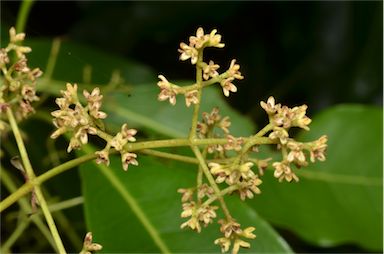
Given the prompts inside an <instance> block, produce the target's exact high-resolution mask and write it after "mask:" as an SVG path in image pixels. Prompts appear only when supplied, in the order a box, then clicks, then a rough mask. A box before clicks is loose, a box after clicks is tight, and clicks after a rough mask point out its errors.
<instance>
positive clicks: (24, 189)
mask: <svg viewBox="0 0 384 254" xmlns="http://www.w3.org/2000/svg"><path fill="white" fill-rule="evenodd" d="M95 158H96V155H95V154H87V155H84V156H81V157H79V158H76V159H73V160H70V161H68V162H65V163H63V164H61V165H59V166H57V167H54V168H52V169H50V170H48V171H47V172H45V173H44V174H42V175H40V176H38V177H36V178H35V179H34V181H33V182H31V181H29V182H27V183H25V184H24V185H23V186H21V187H20V188H19V189H18V190H17V191H15V192H13V193H12V194H11V195H9V196H8V197H7V198H5V199H4V200H3V201H1V202H0V212H2V211H4V210H5V209H6V208H8V207H9V206H10V205H12V204H13V203H15V202H16V201H17V200H19V199H20V198H21V197H22V196H24V195H26V194H27V193H29V192H31V191H32V189H33V188H34V187H35V186H39V185H41V184H42V183H43V182H45V181H47V180H48V179H51V178H52V177H54V176H56V175H58V174H61V173H63V172H65V171H67V170H69V169H71V168H74V167H76V166H78V165H80V164H82V163H84V162H87V161H89V160H92V159H95Z"/></svg>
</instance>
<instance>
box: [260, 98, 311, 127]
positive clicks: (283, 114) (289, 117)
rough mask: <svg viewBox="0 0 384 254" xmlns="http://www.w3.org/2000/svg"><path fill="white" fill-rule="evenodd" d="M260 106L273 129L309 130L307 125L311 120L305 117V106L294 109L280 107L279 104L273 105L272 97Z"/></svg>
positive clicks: (273, 99)
mask: <svg viewBox="0 0 384 254" xmlns="http://www.w3.org/2000/svg"><path fill="white" fill-rule="evenodd" d="M260 105H261V107H262V108H263V109H264V110H265V111H266V112H267V114H268V116H269V121H270V122H271V123H273V125H274V126H275V127H282V128H284V129H289V128H291V127H300V128H302V129H304V130H309V127H308V125H309V124H310V123H311V121H312V120H311V119H310V118H309V117H307V116H306V115H305V114H306V111H307V108H308V107H307V105H302V106H300V107H294V108H289V107H287V106H281V104H280V103H279V104H275V98H273V97H272V96H271V97H269V98H268V100H267V102H264V101H262V102H260Z"/></svg>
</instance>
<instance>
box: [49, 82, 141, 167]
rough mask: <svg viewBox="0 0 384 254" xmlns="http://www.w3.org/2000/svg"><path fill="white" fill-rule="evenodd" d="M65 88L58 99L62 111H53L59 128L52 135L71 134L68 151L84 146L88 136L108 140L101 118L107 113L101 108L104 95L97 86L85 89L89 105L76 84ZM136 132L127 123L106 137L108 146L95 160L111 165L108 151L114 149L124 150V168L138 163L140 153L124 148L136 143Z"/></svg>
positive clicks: (68, 84)
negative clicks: (114, 133) (104, 133)
mask: <svg viewBox="0 0 384 254" xmlns="http://www.w3.org/2000/svg"><path fill="white" fill-rule="evenodd" d="M66 88H67V89H66V90H62V91H61V94H62V97H60V98H57V99H56V104H57V105H58V106H59V108H60V109H59V110H56V111H53V112H52V113H51V114H52V116H53V117H54V119H53V124H54V125H55V127H56V128H57V129H56V130H55V131H54V132H53V133H52V135H51V138H53V139H56V138H57V137H59V136H60V135H62V134H64V133H67V132H69V133H72V136H71V139H70V141H69V145H68V148H67V151H68V152H71V151H72V150H73V149H79V148H80V147H81V146H82V145H84V144H87V143H88V135H98V136H99V137H101V138H104V139H105V135H103V131H102V130H100V127H101V126H102V124H101V123H100V121H101V120H103V119H105V118H106V117H107V114H106V113H105V112H103V111H100V109H101V105H102V99H103V95H101V93H100V89H99V88H98V87H96V88H94V89H93V90H92V92H88V91H87V90H84V91H83V95H84V98H85V99H86V101H87V105H86V106H83V105H82V104H81V102H80V100H79V98H78V92H77V89H78V86H77V84H74V85H72V84H70V83H67V86H66ZM136 133H137V131H136V130H135V129H129V128H128V126H127V124H124V125H123V126H122V127H121V131H120V132H118V133H117V134H116V136H114V137H112V138H110V139H106V141H107V145H106V146H105V148H104V149H103V150H101V151H97V152H96V155H97V158H96V162H97V163H104V164H106V165H109V152H110V149H111V148H114V149H115V150H116V151H119V152H120V153H121V160H122V165H123V168H124V170H127V169H128V165H129V164H133V165H138V162H137V160H136V157H137V155H136V154H135V153H131V152H129V151H127V150H126V149H125V145H126V144H127V143H128V142H135V141H136V138H135V137H134V136H135V135H136Z"/></svg>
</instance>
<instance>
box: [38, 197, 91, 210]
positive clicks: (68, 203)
mask: <svg viewBox="0 0 384 254" xmlns="http://www.w3.org/2000/svg"><path fill="white" fill-rule="evenodd" d="M83 203H84V198H83V197H82V196H80V197H76V198H71V199H68V200H64V201H61V202H59V203H55V204H52V205H50V206H48V208H49V211H50V212H56V211H61V210H64V209H68V208H71V207H74V206H78V205H81V204H83ZM40 213H41V211H38V212H37V213H36V214H40Z"/></svg>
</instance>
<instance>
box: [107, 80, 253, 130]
mask: <svg viewBox="0 0 384 254" xmlns="http://www.w3.org/2000/svg"><path fill="white" fill-rule="evenodd" d="M158 93H159V88H158V87H157V86H156V83H155V82H153V84H152V85H140V86H134V87H133V88H132V93H131V96H128V95H126V94H122V93H115V94H112V95H111V96H109V97H107V98H106V100H107V102H106V103H105V110H106V112H107V113H108V114H109V118H108V120H109V121H111V122H113V123H119V124H121V123H122V121H123V122H124V121H126V122H127V123H129V124H130V125H133V126H134V127H136V126H144V127H147V128H150V129H151V130H154V131H156V132H157V133H160V134H163V135H166V136H170V137H187V136H188V132H189V128H190V126H191V116H192V114H193V108H192V107H190V108H187V107H186V106H185V101H184V98H183V96H178V97H177V99H178V100H177V103H176V105H175V106H172V105H170V104H169V102H167V101H163V102H160V101H158V100H157V95H158ZM214 107H219V109H220V114H221V115H222V116H229V117H230V119H231V121H232V125H231V127H230V130H231V133H232V135H239V136H249V135H251V134H252V133H254V128H255V127H254V124H253V123H252V121H251V120H250V119H248V118H245V117H244V116H242V115H241V114H239V113H238V112H236V111H235V110H233V109H232V108H231V107H230V106H228V104H227V103H226V102H225V100H224V99H223V96H222V94H221V91H219V90H217V89H215V88H214V87H207V88H205V89H204V91H203V98H202V104H201V112H211V111H212V109H213V108H214Z"/></svg>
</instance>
